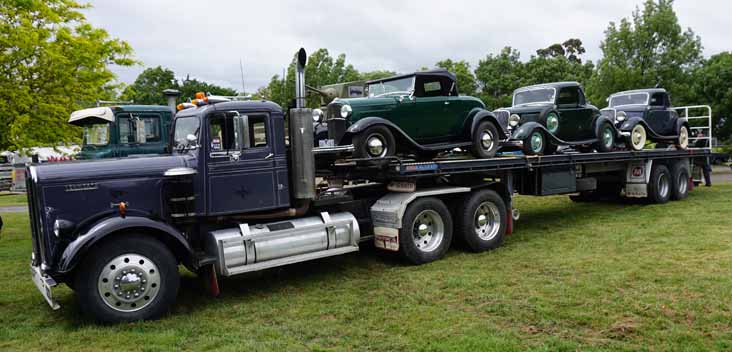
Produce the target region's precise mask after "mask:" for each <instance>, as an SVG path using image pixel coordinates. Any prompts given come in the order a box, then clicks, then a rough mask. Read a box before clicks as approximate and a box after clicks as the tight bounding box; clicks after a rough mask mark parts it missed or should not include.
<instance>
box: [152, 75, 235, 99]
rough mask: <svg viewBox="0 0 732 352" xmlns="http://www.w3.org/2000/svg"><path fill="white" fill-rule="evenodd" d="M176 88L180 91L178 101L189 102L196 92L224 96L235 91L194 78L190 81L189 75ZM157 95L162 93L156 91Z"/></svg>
mask: <svg viewBox="0 0 732 352" xmlns="http://www.w3.org/2000/svg"><path fill="white" fill-rule="evenodd" d="M177 88H178V90H180V97H179V100H180V101H190V100H191V99H194V98H195V97H196V93H197V92H204V93H211V94H212V95H224V96H233V95H236V90H234V89H231V88H225V87H220V86H217V85H215V84H211V83H206V82H203V81H199V80H197V79H195V78H193V79H191V78H190V75H189V76H186V78H185V79H184V80H182V81H181V82H180V83H179V84H178V85H177ZM157 94H160V95H161V96H162V91H158V93H157Z"/></svg>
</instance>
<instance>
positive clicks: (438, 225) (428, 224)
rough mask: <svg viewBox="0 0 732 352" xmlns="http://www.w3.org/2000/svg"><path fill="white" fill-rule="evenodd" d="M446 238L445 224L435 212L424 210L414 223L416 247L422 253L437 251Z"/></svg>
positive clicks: (413, 230)
mask: <svg viewBox="0 0 732 352" xmlns="http://www.w3.org/2000/svg"><path fill="white" fill-rule="evenodd" d="M444 237H445V223H444V222H443V221H442V217H441V216H440V214H438V213H437V212H436V211H434V210H423V211H422V212H420V213H419V214H418V215H417V217H416V218H414V221H413V222H412V239H413V240H414V245H415V246H416V247H417V249H418V250H420V251H422V252H432V251H434V250H435V249H437V248H438V247H439V246H440V244H442V240H443V239H444Z"/></svg>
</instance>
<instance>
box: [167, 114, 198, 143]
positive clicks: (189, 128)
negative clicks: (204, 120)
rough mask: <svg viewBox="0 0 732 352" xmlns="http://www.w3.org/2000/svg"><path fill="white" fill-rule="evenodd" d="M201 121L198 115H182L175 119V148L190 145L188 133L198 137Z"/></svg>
mask: <svg viewBox="0 0 732 352" xmlns="http://www.w3.org/2000/svg"><path fill="white" fill-rule="evenodd" d="M200 126H201V122H200V121H199V120H198V117H196V116H189V117H180V118H176V119H175V133H174V134H173V148H175V149H178V148H184V147H187V146H188V139H187V137H188V135H189V134H190V135H194V136H196V138H198V132H199V131H200V130H201V128H200Z"/></svg>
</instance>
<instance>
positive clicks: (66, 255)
mask: <svg viewBox="0 0 732 352" xmlns="http://www.w3.org/2000/svg"><path fill="white" fill-rule="evenodd" d="M133 228H134V229H139V230H141V231H144V232H145V233H148V234H150V235H152V236H154V237H156V238H158V239H160V240H161V241H163V242H164V243H166V244H168V245H170V246H171V247H172V248H171V250H172V251H173V253H175V254H176V256H177V257H178V258H180V259H182V260H183V262H184V263H185V264H186V265H189V264H191V262H192V259H193V255H194V254H193V251H192V250H191V248H190V246H189V245H188V242H187V241H186V239H185V238H184V237H183V235H181V234H180V232H178V231H177V230H176V229H175V228H173V227H172V226H170V225H168V224H165V223H163V222H160V221H155V220H152V219H149V218H145V217H140V216H127V217H124V218H122V217H111V218H105V219H103V220H101V221H99V222H97V223H96V224H94V225H93V226H91V227H90V228H89V230H88V231H86V232H85V233H83V234H81V235H80V236H79V237H77V238H76V239H75V240H73V241H72V242H71V243H69V245H68V246H67V247H66V249H65V250H64V252H63V253H62V255H61V259H60V261H59V265H58V270H57V271H58V272H59V273H68V272H70V271H71V270H73V269H74V267H75V266H76V265H77V264H78V263H79V261H80V260H81V258H83V257H84V255H85V254H86V253H87V251H88V250H89V249H90V248H91V247H92V246H93V245H94V244H96V243H98V242H99V241H100V240H101V239H103V238H106V237H107V236H109V235H112V234H114V233H118V232H120V231H122V230H127V229H133ZM189 267H190V265H189Z"/></svg>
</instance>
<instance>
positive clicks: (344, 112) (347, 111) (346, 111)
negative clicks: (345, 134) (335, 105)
mask: <svg viewBox="0 0 732 352" xmlns="http://www.w3.org/2000/svg"><path fill="white" fill-rule="evenodd" d="M352 111H353V109H351V106H350V105H343V106H341V117H342V118H344V119H345V118H346V117H348V116H351V112H352Z"/></svg>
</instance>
